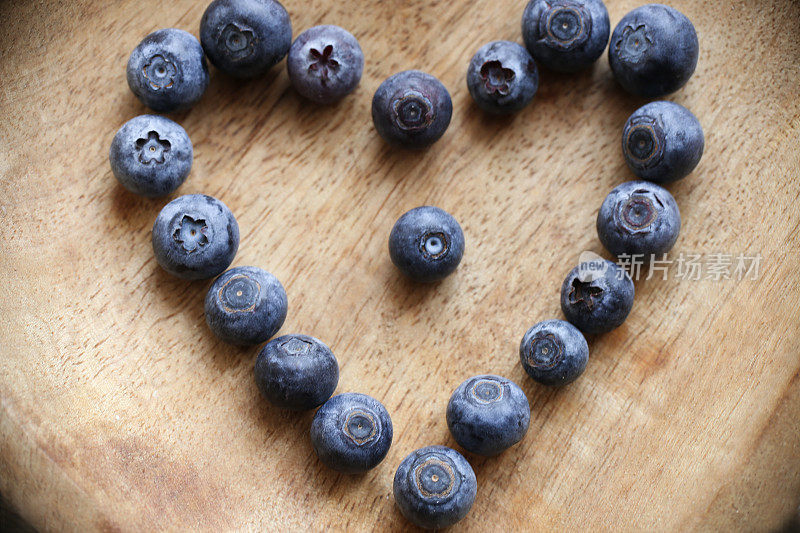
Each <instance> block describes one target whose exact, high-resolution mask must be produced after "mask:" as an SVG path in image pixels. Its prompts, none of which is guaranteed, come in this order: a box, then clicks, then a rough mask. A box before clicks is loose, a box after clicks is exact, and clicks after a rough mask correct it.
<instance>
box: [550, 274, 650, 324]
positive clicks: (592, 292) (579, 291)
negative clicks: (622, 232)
mask: <svg viewBox="0 0 800 533" xmlns="http://www.w3.org/2000/svg"><path fill="white" fill-rule="evenodd" d="M633 295H634V289H633V281H632V280H631V277H630V276H629V275H628V273H627V272H625V270H624V269H622V268H621V267H620V266H619V265H617V264H616V263H612V262H611V261H608V260H606V259H596V260H594V261H586V262H583V263H581V264H579V265H578V266H576V267H575V268H573V269H572V270H571V271H570V273H569V274H568V275H567V278H566V279H565V280H564V283H563V284H562V285H561V310H562V311H563V312H564V316H566V317H567V320H569V321H570V322H571V323H572V325H573V326H575V327H576V328H578V329H579V330H581V331H582V332H583V333H585V334H587V335H593V334H596V333H605V332H608V331H611V330H612V329H614V328H616V327H619V326H620V325H622V323H623V322H625V319H626V318H627V317H628V314H629V313H630V312H631V308H632V307H633Z"/></svg>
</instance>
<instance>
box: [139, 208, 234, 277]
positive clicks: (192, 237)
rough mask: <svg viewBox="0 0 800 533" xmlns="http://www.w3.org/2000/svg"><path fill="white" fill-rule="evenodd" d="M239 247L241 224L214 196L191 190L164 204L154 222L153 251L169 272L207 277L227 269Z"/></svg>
mask: <svg viewBox="0 0 800 533" xmlns="http://www.w3.org/2000/svg"><path fill="white" fill-rule="evenodd" d="M238 249H239V224H237V223H236V219H235V218H234V217H233V213H231V210H230V209H228V207H227V206H226V205H225V204H223V203H222V202H220V201H219V200H217V199H216V198H212V197H211V196H206V195H204V194H187V195H184V196H179V197H178V198H175V199H174V200H172V201H171V202H170V203H168V204H167V205H165V206H164V208H163V209H162V210H161V212H160V213H159V214H158V217H156V222H155V224H153V252H155V256H156V261H158V264H159V265H161V266H162V268H164V270H166V271H167V272H169V273H170V274H172V275H174V276H178V277H179V278H184V279H207V278H213V277H214V276H216V275H218V274H220V273H221V272H223V271H224V270H225V269H226V268H228V266H230V264H231V262H232V261H233V258H234V256H235V255H236V251H237V250H238Z"/></svg>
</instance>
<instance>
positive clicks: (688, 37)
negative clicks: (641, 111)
mask: <svg viewBox="0 0 800 533" xmlns="http://www.w3.org/2000/svg"><path fill="white" fill-rule="evenodd" d="M697 55H698V42H697V33H696V32H695V30H694V26H693V25H692V23H691V22H690V21H689V19H688V18H686V16H685V15H684V14H683V13H681V12H680V11H678V10H677V9H673V8H671V7H669V6H665V5H661V4H647V5H644V6H641V7H637V8H636V9H634V10H633V11H631V12H630V13H628V14H627V15H625V16H624V17H622V20H620V21H619V24H617V27H616V28H614V33H612V34H611V43H610V44H609V47H608V61H609V63H610V64H611V70H612V71H613V72H614V77H615V78H616V79H617V81H618V82H619V84H620V85H622V87H623V88H624V89H625V90H626V91H628V92H629V93H632V94H635V95H638V96H643V97H645V98H659V97H661V96H664V95H666V94H669V93H672V92H675V91H677V90H678V89H680V88H681V87H683V86H684V85H686V82H687V81H689V78H691V77H692V74H693V73H694V69H695V67H696V66H697Z"/></svg>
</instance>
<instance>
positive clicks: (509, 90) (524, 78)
mask: <svg viewBox="0 0 800 533" xmlns="http://www.w3.org/2000/svg"><path fill="white" fill-rule="evenodd" d="M467 88H468V89H469V93H470V94H471V95H472V98H473V99H474V100H475V103H476V104H478V107H480V108H481V109H483V110H484V111H488V112H489V113H496V114H505V113H513V112H515V111H519V110H520V109H522V108H523V107H525V106H526V105H528V104H529V103H530V101H531V100H533V96H534V95H535V94H536V90H537V89H538V88H539V71H538V70H537V69H536V63H534V62H533V58H532V57H531V55H530V54H529V53H528V51H527V50H525V48H524V47H523V46H521V45H519V44H517V43H512V42H511V41H494V42H491V43H489V44H486V45H484V46H482V47H481V48H480V50H478V51H477V52H476V53H475V55H474V56H472V60H471V61H470V62H469V68H468V69H467Z"/></svg>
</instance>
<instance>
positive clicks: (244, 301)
mask: <svg viewBox="0 0 800 533" xmlns="http://www.w3.org/2000/svg"><path fill="white" fill-rule="evenodd" d="M287 306H288V303H287V299H286V291H285V290H284V289H283V285H281V282H280V281H278V278H276V277H275V276H273V275H272V274H270V273H269V272H267V271H266V270H262V269H260V268H257V267H249V266H244V267H235V268H232V269H230V270H228V271H227V272H225V273H223V274H222V275H221V276H220V277H218V278H217V279H216V280H215V281H214V283H213V285H211V288H210V289H208V293H207V294H206V301H205V313H206V322H207V323H208V327H209V328H211V331H213V332H214V334H215V335H216V336H217V337H219V338H220V339H222V340H223V341H225V342H229V343H231V344H241V345H247V344H260V343H262V342H264V341H266V340H267V339H269V338H270V337H272V336H273V335H275V334H276V333H277V332H278V330H279V329H281V326H282V325H283V321H284V320H286V310H287Z"/></svg>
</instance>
